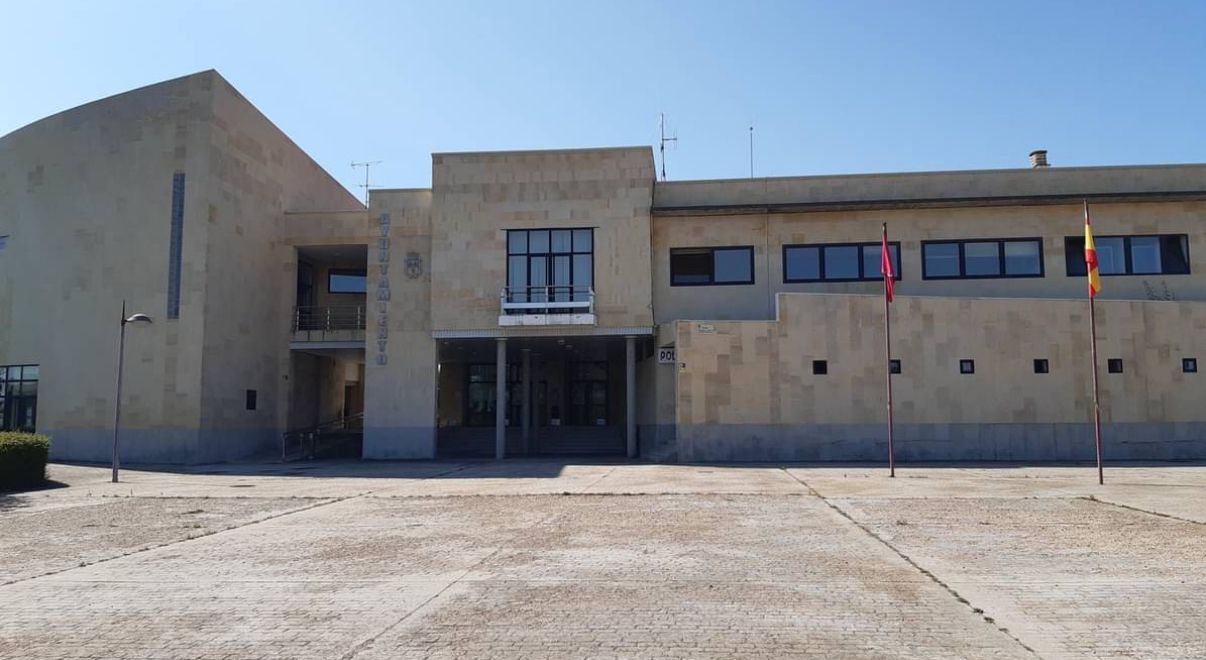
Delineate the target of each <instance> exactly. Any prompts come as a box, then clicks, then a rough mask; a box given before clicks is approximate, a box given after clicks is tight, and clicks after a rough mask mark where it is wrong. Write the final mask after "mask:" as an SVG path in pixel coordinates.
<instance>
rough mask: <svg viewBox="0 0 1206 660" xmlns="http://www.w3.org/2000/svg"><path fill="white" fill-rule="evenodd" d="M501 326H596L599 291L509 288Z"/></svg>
mask: <svg viewBox="0 0 1206 660" xmlns="http://www.w3.org/2000/svg"><path fill="white" fill-rule="evenodd" d="M499 307H500V309H501V313H500V314H499V315H498V324H499V325H500V326H546V325H595V323H596V318H595V291H594V289H592V288H591V287H583V286H524V287H506V288H504V289H503V290H502V293H500V294H499Z"/></svg>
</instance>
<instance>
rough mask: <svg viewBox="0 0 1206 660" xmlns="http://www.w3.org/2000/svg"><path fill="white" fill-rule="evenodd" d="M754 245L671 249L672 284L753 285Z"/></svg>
mask: <svg viewBox="0 0 1206 660" xmlns="http://www.w3.org/2000/svg"><path fill="white" fill-rule="evenodd" d="M753 283H754V248H753V247H751V246H748V245H745V246H737V247H705V248H671V250H670V286H710V285H718V284H753Z"/></svg>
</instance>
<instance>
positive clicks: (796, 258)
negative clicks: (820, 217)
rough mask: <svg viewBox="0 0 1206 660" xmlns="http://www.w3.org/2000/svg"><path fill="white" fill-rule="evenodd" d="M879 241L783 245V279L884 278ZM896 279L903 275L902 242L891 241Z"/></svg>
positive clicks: (809, 280)
mask: <svg viewBox="0 0 1206 660" xmlns="http://www.w3.org/2000/svg"><path fill="white" fill-rule="evenodd" d="M882 249H883V245H882V244H880V243H826V244H817V245H785V246H783V281H784V282H856V281H860V280H882V279H883V277H884V276H883V274H882V273H880V270H879V269H880V258H881V254H880V251H881V250H882ZM888 254H889V255H891V257H892V273H893V277H894V279H897V280H899V279H900V243H889V244H888Z"/></svg>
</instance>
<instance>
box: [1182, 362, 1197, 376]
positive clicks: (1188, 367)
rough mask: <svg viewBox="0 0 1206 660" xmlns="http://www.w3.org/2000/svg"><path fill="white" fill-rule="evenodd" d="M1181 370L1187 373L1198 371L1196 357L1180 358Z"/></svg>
mask: <svg viewBox="0 0 1206 660" xmlns="http://www.w3.org/2000/svg"><path fill="white" fill-rule="evenodd" d="M1181 371H1184V372H1185V373H1187V374H1196V373H1198V359H1197V358H1181Z"/></svg>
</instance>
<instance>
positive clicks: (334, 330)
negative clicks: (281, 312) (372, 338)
mask: <svg viewBox="0 0 1206 660" xmlns="http://www.w3.org/2000/svg"><path fill="white" fill-rule="evenodd" d="M364 324H365V308H364V305H325V306H318V305H309V306H299V307H294V308H293V339H294V341H341V340H342V341H357V340H363V339H364Z"/></svg>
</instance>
